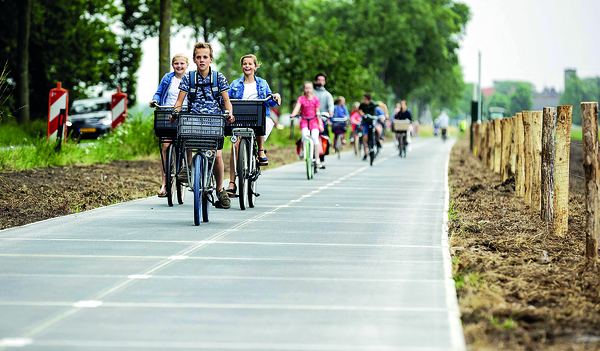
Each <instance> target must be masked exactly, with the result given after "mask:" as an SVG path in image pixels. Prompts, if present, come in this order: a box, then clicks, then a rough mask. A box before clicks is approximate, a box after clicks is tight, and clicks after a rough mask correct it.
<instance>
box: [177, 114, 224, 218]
mask: <svg viewBox="0 0 600 351" xmlns="http://www.w3.org/2000/svg"><path fill="white" fill-rule="evenodd" d="M173 115H174V117H175V118H178V119H179V121H178V125H177V142H178V144H179V145H180V154H181V153H182V154H183V156H184V159H185V162H186V164H189V165H190V166H191V167H188V170H187V179H188V184H189V186H190V187H191V188H192V190H193V192H194V224H195V225H200V218H201V217H202V221H203V222H208V214H209V206H208V205H209V203H210V204H212V205H213V206H215V205H216V202H215V196H214V194H213V192H214V191H216V189H217V187H216V182H215V177H214V174H213V169H214V163H215V156H216V154H217V150H221V149H223V136H224V134H225V133H224V129H225V120H227V119H229V111H227V110H225V113H224V114H218V115H204V114H197V113H179V114H177V115H176V114H173ZM186 150H192V151H194V155H193V156H192V162H191V164H190V163H189V162H188V156H187V152H185V151H186Z"/></svg>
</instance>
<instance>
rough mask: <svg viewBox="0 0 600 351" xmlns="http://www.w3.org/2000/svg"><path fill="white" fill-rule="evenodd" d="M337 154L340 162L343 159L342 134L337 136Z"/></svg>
mask: <svg viewBox="0 0 600 351" xmlns="http://www.w3.org/2000/svg"><path fill="white" fill-rule="evenodd" d="M335 152H337V157H338V160H339V159H340V158H341V157H342V155H341V154H342V134H336V141H335Z"/></svg>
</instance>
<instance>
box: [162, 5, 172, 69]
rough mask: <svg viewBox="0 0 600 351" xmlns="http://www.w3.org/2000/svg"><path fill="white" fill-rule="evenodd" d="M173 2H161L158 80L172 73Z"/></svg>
mask: <svg viewBox="0 0 600 351" xmlns="http://www.w3.org/2000/svg"><path fill="white" fill-rule="evenodd" d="M172 19H173V0H160V29H159V34H158V79H161V78H162V77H163V76H164V75H165V74H167V73H169V72H170V71H171V65H170V62H171V24H172V22H173V21H172Z"/></svg>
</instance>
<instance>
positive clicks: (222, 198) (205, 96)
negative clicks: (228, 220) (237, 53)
mask: <svg viewBox="0 0 600 351" xmlns="http://www.w3.org/2000/svg"><path fill="white" fill-rule="evenodd" d="M213 60H214V57H213V49H212V46H211V45H210V44H209V43H196V45H194V58H193V61H194V63H195V64H196V67H197V68H198V70H197V71H195V72H190V74H193V73H195V74H196V77H195V82H196V83H195V85H196V87H197V88H196V89H197V92H196V94H195V96H192V97H191V98H190V107H189V108H188V110H189V111H190V112H192V113H201V114H222V113H223V109H225V110H228V111H230V114H229V119H228V120H227V123H233V122H234V121H235V118H234V117H233V114H231V111H232V110H233V109H232V107H231V102H230V101H229V94H228V93H227V91H228V90H229V83H228V82H227V78H225V76H224V75H223V74H222V73H220V72H218V73H217V88H218V93H219V94H220V96H217V97H215V96H214V95H213V91H212V88H211V85H212V84H211V83H212V70H211V68H210V64H211V63H212V62H213ZM193 79H194V78H193ZM179 90H180V92H179V97H178V98H177V102H176V103H175V106H176V107H175V112H179V111H180V110H181V106H182V105H183V100H184V99H185V97H186V96H187V94H188V93H189V92H190V78H189V75H185V76H183V79H182V80H181V83H180V84H179ZM170 118H171V120H173V117H170ZM189 161H191V160H189ZM187 167H189V165H187ZM181 173H183V174H187V168H186V166H185V165H184V167H183V169H182V171H181ZM214 176H215V181H216V187H217V197H218V198H219V204H220V206H217V207H222V208H225V209H228V208H230V207H231V200H230V199H229V196H228V195H227V192H226V191H225V189H224V188H223V177H224V164H223V156H222V150H217V152H216V157H215V163H214Z"/></svg>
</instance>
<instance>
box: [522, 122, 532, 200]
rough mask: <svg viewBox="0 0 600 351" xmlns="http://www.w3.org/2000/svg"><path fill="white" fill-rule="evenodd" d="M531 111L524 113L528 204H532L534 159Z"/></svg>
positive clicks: (524, 148) (525, 194) (524, 164)
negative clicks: (532, 163) (532, 164)
mask: <svg viewBox="0 0 600 351" xmlns="http://www.w3.org/2000/svg"><path fill="white" fill-rule="evenodd" d="M531 139H532V138H531V111H523V151H525V157H524V158H523V168H524V173H523V174H524V175H525V183H524V185H525V186H524V187H523V190H524V200H525V203H526V204H531V170H532V168H533V167H532V166H531V162H532V159H533V156H532V152H531V145H532V142H531Z"/></svg>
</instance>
